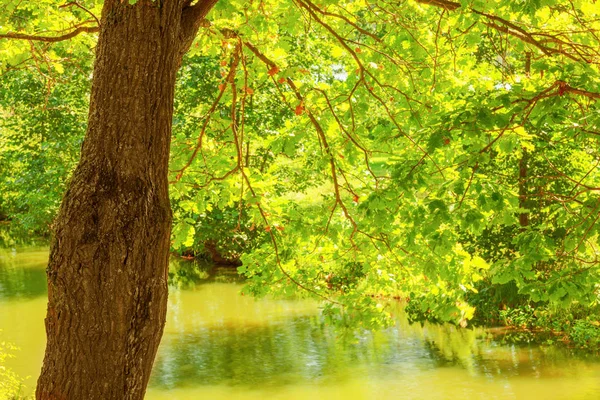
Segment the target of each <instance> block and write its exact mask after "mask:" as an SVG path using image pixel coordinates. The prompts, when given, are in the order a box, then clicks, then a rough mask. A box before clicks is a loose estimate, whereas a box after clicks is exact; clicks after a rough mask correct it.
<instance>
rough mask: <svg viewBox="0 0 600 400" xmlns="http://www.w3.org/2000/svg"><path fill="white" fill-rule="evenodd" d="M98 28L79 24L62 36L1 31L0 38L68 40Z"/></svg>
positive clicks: (45, 40) (52, 41)
mask: <svg viewBox="0 0 600 400" xmlns="http://www.w3.org/2000/svg"><path fill="white" fill-rule="evenodd" d="M99 30H100V28H99V27H98V26H80V27H79V28H77V29H75V30H74V31H72V32H69V33H67V34H65V35H62V36H37V35H28V34H25V33H11V32H9V33H2V34H0V39H19V40H34V41H38V42H49V43H54V42H62V41H63V40H69V39H71V38H73V37H75V36H77V35H79V34H80V33H83V32H86V33H94V32H98V31H99Z"/></svg>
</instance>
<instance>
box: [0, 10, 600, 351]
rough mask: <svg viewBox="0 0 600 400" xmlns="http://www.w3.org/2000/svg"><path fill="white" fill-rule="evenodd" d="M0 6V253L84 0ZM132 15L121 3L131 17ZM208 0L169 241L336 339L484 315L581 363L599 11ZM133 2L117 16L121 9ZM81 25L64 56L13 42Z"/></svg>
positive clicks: (78, 40) (82, 57) (58, 116)
mask: <svg viewBox="0 0 600 400" xmlns="http://www.w3.org/2000/svg"><path fill="white" fill-rule="evenodd" d="M16 3H18V2H12V1H3V2H2V7H3V11H2V14H1V17H0V25H1V29H0V74H1V75H0V242H1V243H2V244H3V245H4V246H14V245H17V244H24V243H31V242H32V241H36V240H41V241H47V240H49V237H50V232H51V226H52V221H53V219H54V218H55V216H56V213H57V210H58V207H59V205H60V201H61V198H62V196H63V194H64V192H65V191H66V187H67V186H66V185H67V183H68V181H69V178H70V174H71V173H72V171H73V170H74V168H75V165H76V163H77V161H78V159H79V152H80V148H81V146H82V141H83V136H84V133H85V129H86V125H87V118H88V108H89V92H90V84H91V79H92V67H93V57H92V54H93V49H94V46H95V43H96V36H95V34H94V33H93V27H94V26H95V24H96V21H94V18H90V15H98V16H99V14H100V8H101V2H94V1H82V2H80V3H77V4H80V5H82V6H81V7H77V6H75V5H71V6H69V7H57V3H56V2H55V1H50V0H44V1H38V2H22V4H19V5H18V7H17V4H16ZM133 3H135V2H133ZM294 5H295V7H290V6H289V4H287V3H286V2H283V1H278V0H270V1H266V2H264V1H263V2H237V1H231V2H223V3H217V5H216V6H215V8H214V10H213V11H212V13H211V14H210V17H209V20H210V23H207V24H206V27H204V28H203V30H202V31H201V33H200V34H199V35H198V37H197V38H196V39H195V41H194V44H192V46H191V49H190V51H189V52H188V54H187V55H186V56H185V58H184V61H183V63H182V67H181V69H180V71H179V76H178V83H177V89H176V96H175V101H176V102H175V112H174V117H173V138H172V143H171V157H170V177H169V180H170V188H169V189H170V197H171V205H172V209H173V230H172V241H171V249H172V251H173V252H174V253H176V254H179V255H183V256H197V257H208V258H212V259H217V260H219V259H221V260H220V261H221V262H225V263H227V262H229V263H237V262H238V261H239V262H241V263H242V265H241V266H240V267H239V268H238V271H239V272H240V273H241V274H243V275H244V276H246V277H247V278H248V280H247V286H246V289H245V291H246V292H247V293H251V294H253V295H257V296H262V295H266V294H272V295H276V296H309V297H315V298H321V299H324V300H326V302H325V308H324V310H323V312H324V314H325V315H326V316H328V318H330V320H331V321H333V322H335V323H336V324H338V325H341V326H360V327H364V328H369V329H372V328H379V327H383V326H386V325H387V324H389V323H390V322H391V320H392V318H391V315H390V313H389V310H388V309H387V308H386V306H385V299H389V298H401V299H402V300H403V301H405V302H406V304H407V310H408V311H409V313H410V315H411V318H412V320H413V321H422V320H430V321H437V322H452V323H455V324H457V325H460V326H467V325H468V324H471V323H472V322H475V323H479V324H488V325H495V324H499V323H505V324H508V325H514V326H519V327H527V328H544V329H551V330H555V331H559V332H566V333H567V334H568V337H569V338H570V340H572V341H574V342H575V343H577V344H578V345H579V346H582V347H588V348H592V349H594V348H597V346H598V344H599V343H600V333H599V332H598V329H599V328H598V326H599V325H600V323H599V322H598V321H599V319H600V314H599V311H598V299H599V297H598V296H599V290H600V288H599V285H598V282H599V278H600V274H599V272H600V271H599V262H598V256H599V253H600V250H599V249H598V246H600V229H599V226H600V225H599V224H598V223H597V222H598V219H599V218H600V197H599V192H600V169H599V168H598V165H599V163H600V155H599V154H598V152H599V149H600V146H599V145H598V144H599V143H598V139H599V135H600V131H599V129H598V128H599V126H600V108H599V107H598V99H600V79H599V75H598V72H599V71H598V68H599V64H600V40H599V37H598V35H600V32H599V30H600V5H599V4H598V3H597V2H594V1H592V0H579V1H578V0H566V1H564V0H545V1H515V2H499V1H477V0H475V1H462V2H460V3H455V2H451V1H445V0H431V1H425V0H421V1H403V2H398V3H395V2H390V3H388V2H385V1H373V2H369V1H350V2H346V3H338V2H331V1H324V2H321V3H319V4H315V3H312V2H311V1H309V0H297V1H295V2H294ZM132 6H133V5H132ZM70 27H71V28H72V27H76V29H79V28H81V27H88V28H91V29H90V31H89V32H88V31H85V30H82V31H80V32H78V34H76V35H73V37H72V38H69V39H70V40H68V41H56V42H54V41H48V40H35V38H30V37H27V35H26V34H25V33H15V32H27V33H39V34H40V35H43V34H47V32H59V31H63V32H64V31H65V30H68V29H69V28H70Z"/></svg>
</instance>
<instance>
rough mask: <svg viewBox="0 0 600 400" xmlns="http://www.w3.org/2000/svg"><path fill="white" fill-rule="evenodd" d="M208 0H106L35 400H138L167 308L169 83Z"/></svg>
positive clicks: (63, 214)
mask: <svg viewBox="0 0 600 400" xmlns="http://www.w3.org/2000/svg"><path fill="white" fill-rule="evenodd" d="M215 2H216V0H200V1H199V2H196V3H194V4H192V1H190V0H158V1H151V0H138V1H137V2H136V3H135V4H133V5H130V4H129V1H123V0H106V1H105V2H104V6H103V11H102V19H101V24H100V33H99V39H98V45H97V47H96V62H95V66H94V75H93V83H92V94H91V100H90V111H89V121H88V129H87V133H86V137H85V141H84V144H83V147H82V153H81V160H80V163H79V165H78V166H77V169H76V170H75V172H74V175H73V178H72V180H71V183H70V186H69V189H68V191H67V193H66V195H65V197H64V199H63V203H62V205H61V209H60V212H59V215H58V217H57V219H56V222H55V226H54V239H53V244H52V246H51V251H50V261H49V265H48V269H47V275H48V311H47V317H46V333H47V339H48V340H47V347H46V353H45V358H44V364H43V367H42V372H41V376H40V378H39V380H38V386H37V392H36V396H37V398H38V399H45V400H46V399H51V400H63V399H65V400H66V399H69V400H71V399H73V400H83V399H86V400H87V399H102V400H108V399H119V400H122V399H142V398H143V397H144V393H145V391H146V386H147V384H148V379H149V377H150V372H151V369H152V364H153V361H154V357H155V355H156V351H157V349H158V345H159V342H160V339H161V336H162V332H163V326H164V323H165V315H166V307H167V269H168V257H169V254H168V251H169V236H170V229H171V210H170V204H169V197H168V181H167V174H168V161H169V145H170V139H171V124H172V121H171V119H172V114H173V96H174V88H175V78H176V73H177V70H178V68H179V66H180V63H181V58H182V56H183V54H184V53H185V52H186V51H187V49H188V48H189V46H190V44H191V42H192V40H193V38H194V36H195V34H196V32H197V30H198V29H199V26H200V24H201V21H202V19H203V18H204V16H205V15H206V14H207V12H208V11H209V10H210V9H211V8H212V6H213V5H214V3H215Z"/></svg>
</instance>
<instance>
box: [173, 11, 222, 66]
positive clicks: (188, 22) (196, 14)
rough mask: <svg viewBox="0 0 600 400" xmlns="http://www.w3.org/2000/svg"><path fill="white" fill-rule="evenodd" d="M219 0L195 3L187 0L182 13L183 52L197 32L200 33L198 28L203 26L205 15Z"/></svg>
mask: <svg viewBox="0 0 600 400" xmlns="http://www.w3.org/2000/svg"><path fill="white" fill-rule="evenodd" d="M217 1H218V0H199V1H198V2H197V3H196V4H194V5H189V4H191V1H186V2H185V4H187V5H186V6H184V8H183V12H182V13H181V39H182V42H183V43H182V46H183V47H182V54H183V53H185V52H186V51H187V50H188V49H189V48H190V46H191V45H192V42H193V41H194V38H195V37H196V33H198V29H200V26H202V23H203V21H204V17H206V15H207V14H208V13H209V11H210V10H212V8H213V7H214V6H215V4H217Z"/></svg>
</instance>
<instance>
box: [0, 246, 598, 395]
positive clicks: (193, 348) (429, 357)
mask: <svg viewBox="0 0 600 400" xmlns="http://www.w3.org/2000/svg"><path fill="white" fill-rule="evenodd" d="M47 257H48V252H47V250H46V249H27V250H26V251H13V250H0V330H2V332H1V333H0V340H7V341H10V342H13V343H14V344H16V345H17V346H19V347H20V348H21V350H20V351H18V352H17V353H16V358H14V359H11V360H9V363H8V365H7V366H8V367H10V368H12V369H13V370H14V371H15V372H17V373H18V374H19V375H21V376H23V377H26V376H29V378H28V379H26V384H27V385H28V387H29V389H30V390H31V388H32V387H34V386H35V379H36V377H37V374H38V373H39V370H40V367H41V361H42V358H43V352H44V341H45V336H44V325H43V319H44V316H45V307H46V284H45V267H46V261H47ZM171 278H172V279H171V280H172V283H173V285H172V287H171V293H170V297H169V311H168V320H167V325H166V328H165V334H164V337H163V340H162V343H161V346H160V349H159V354H158V357H157V360H156V363H155V367H154V371H153V375H152V378H151V382H150V386H149V389H148V394H147V396H146V398H147V399H150V400H159V399H183V400H187V399H200V398H208V399H211V400H219V399H240V400H246V399H260V400H264V399H265V398H269V399H286V400H289V399H292V400H293V399H310V400H316V399H328V400H329V399H333V400H335V399H344V400H353V399H357V400H358V399H360V400H362V399H396V398H397V399H440V400H441V399H460V398H463V399H557V400H558V399H561V400H562V399H575V400H577V399H581V400H587V399H600V359H598V358H596V357H592V356H589V355H584V354H579V353H577V352H575V351H573V350H570V349H567V348H564V347H557V346H539V345H533V344H531V345H521V346H516V345H509V344H503V342H502V341H501V340H497V339H492V338H491V337H490V335H489V334H487V333H486V332H485V331H483V330H478V329H475V330H472V329H457V328H455V327H452V326H435V325H425V326H423V327H421V326H420V325H409V324H408V323H407V322H406V320H405V319H404V318H403V317H402V316H400V317H399V318H398V321H397V324H396V326H394V327H393V328H390V329H388V330H386V331H384V332H378V333H368V332H364V333H362V334H358V335H356V337H355V338H354V340H353V341H344V340H342V339H341V338H340V337H339V334H337V333H336V332H335V331H333V330H332V329H330V328H328V327H326V326H324V325H323V324H322V321H321V320H320V318H319V308H318V304H316V303H313V302H310V301H282V300H272V299H262V300H254V299H252V298H248V297H245V296H242V295H241V294H240V289H241V287H242V283H241V282H240V281H239V279H237V278H236V277H235V275H233V274H231V272H227V271H224V270H215V269H210V268H208V267H206V268H204V269H201V270H198V269H196V268H193V266H192V265H191V264H189V263H183V264H177V265H172V271H171Z"/></svg>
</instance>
